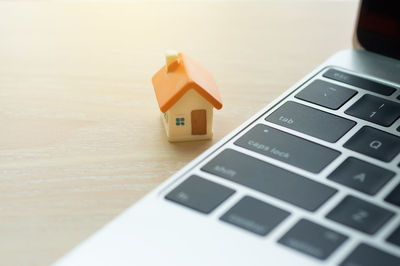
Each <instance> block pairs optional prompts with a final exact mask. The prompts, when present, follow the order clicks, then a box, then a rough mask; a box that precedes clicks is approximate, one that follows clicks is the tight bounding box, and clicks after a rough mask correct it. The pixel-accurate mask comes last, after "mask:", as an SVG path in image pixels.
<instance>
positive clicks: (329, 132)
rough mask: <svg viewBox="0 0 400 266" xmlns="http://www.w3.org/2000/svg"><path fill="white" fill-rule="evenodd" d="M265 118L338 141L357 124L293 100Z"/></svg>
mask: <svg viewBox="0 0 400 266" xmlns="http://www.w3.org/2000/svg"><path fill="white" fill-rule="evenodd" d="M265 120H267V121H269V122H272V123H275V124H278V125H281V126H284V127H287V128H290V129H293V130H296V131H299V132H301V133H304V134H307V135H310V136H313V137H316V138H319V139H322V140H325V141H328V142H336V141H337V140H338V139H340V138H341V137H342V136H343V135H344V134H346V132H347V131H349V130H350V129H351V128H352V127H353V126H354V125H355V124H356V123H355V122H353V121H350V120H348V119H345V118H342V117H339V116H336V115H332V114H329V113H326V112H323V111H321V110H317V109H314V108H311V107H308V106H305V105H302V104H299V103H295V102H291V101H289V102H286V103H285V104H283V105H282V106H281V107H279V108H278V109H277V110H275V111H274V112H273V113H272V114H270V115H269V116H268V117H267V118H266V119H265Z"/></svg>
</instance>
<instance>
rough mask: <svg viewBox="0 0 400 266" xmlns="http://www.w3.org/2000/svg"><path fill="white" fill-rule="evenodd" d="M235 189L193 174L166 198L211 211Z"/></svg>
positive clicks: (202, 210)
mask: <svg viewBox="0 0 400 266" xmlns="http://www.w3.org/2000/svg"><path fill="white" fill-rule="evenodd" d="M234 192H235V191H234V190H233V189H230V188H227V187H225V186H222V185H220V184H217V183H214V182H211V181H208V180H206V179H204V178H200V177H198V176H195V175H192V176H191V177H189V178H188V179H186V180H185V181H183V182H182V183H181V184H180V185H179V186H177V187H176V188H175V189H173V190H172V191H171V192H170V193H168V195H167V196H165V198H166V199H168V200H171V201H173V202H176V203H179V204H182V205H184V206H186V207H189V208H192V209H194V210H196V211H199V212H202V213H210V212H211V211H212V210H214V209H215V208H216V207H217V206H218V205H220V204H221V203H222V202H223V201H225V200H226V199H227V198H229V196H231V195H232V194H233V193H234Z"/></svg>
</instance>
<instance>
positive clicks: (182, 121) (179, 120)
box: [175, 117, 185, 126]
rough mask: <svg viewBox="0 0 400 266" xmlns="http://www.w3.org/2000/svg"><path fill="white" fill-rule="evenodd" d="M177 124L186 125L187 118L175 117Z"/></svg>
mask: <svg viewBox="0 0 400 266" xmlns="http://www.w3.org/2000/svg"><path fill="white" fill-rule="evenodd" d="M175 124H176V125H177V126H184V125H185V118H184V117H177V118H176V119H175Z"/></svg>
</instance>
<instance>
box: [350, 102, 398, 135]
mask: <svg viewBox="0 0 400 266" xmlns="http://www.w3.org/2000/svg"><path fill="white" fill-rule="evenodd" d="M345 113H346V114H348V115H352V116H355V117H358V118H361V119H363V120H367V121H370V122H372V123H375V124H378V125H381V126H385V127H387V126H390V125H391V124H393V122H394V121H396V120H397V118H399V117H400V104H399V103H395V102H393V101H388V100H385V99H382V98H380V97H376V96H372V95H364V96H363V97H361V98H360V99H359V100H358V101H357V102H356V103H354V104H353V105H352V106H350V107H349V109H347V110H346V111H345Z"/></svg>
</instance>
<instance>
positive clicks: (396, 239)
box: [386, 225, 400, 247]
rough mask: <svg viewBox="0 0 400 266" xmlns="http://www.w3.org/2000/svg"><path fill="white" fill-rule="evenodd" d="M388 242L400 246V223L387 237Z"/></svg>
mask: <svg viewBox="0 0 400 266" xmlns="http://www.w3.org/2000/svg"><path fill="white" fill-rule="evenodd" d="M386 240H387V241H388V242H390V243H392V244H394V245H396V246H398V247H400V225H399V226H398V227H397V228H396V230H394V231H393V233H392V234H391V235H390V236H389V237H388V238H387V239H386Z"/></svg>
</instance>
